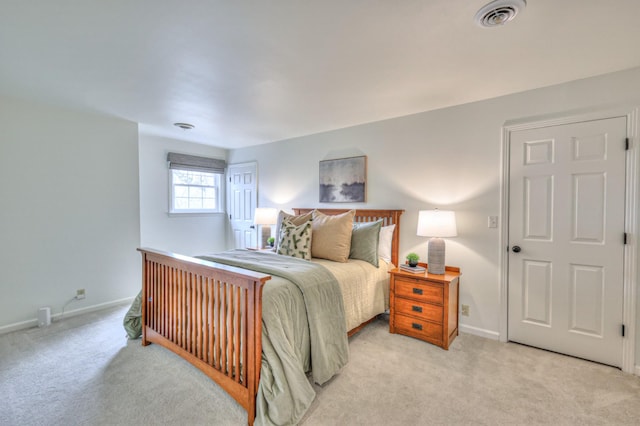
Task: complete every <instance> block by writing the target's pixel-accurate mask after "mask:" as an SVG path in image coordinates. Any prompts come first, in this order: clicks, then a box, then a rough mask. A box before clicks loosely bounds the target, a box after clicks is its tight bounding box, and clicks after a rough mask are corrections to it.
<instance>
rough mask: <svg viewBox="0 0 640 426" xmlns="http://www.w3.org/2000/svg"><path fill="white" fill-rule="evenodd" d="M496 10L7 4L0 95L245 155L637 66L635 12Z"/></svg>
mask: <svg viewBox="0 0 640 426" xmlns="http://www.w3.org/2000/svg"><path fill="white" fill-rule="evenodd" d="M487 2H488V0H420V1H413V0H397V1H392V0H309V1H301V0H289V1H284V0H281V1H279V0H271V1H257V0H255V1H254V0H225V1H212V0H209V1H207V0H198V1H196V0H182V1H178V0H156V1H152V0H75V1H74V0H57V1H51V0H2V12H1V13H0V95H5V96H10V97H19V98H27V99H31V100H35V101H41V102H46V103H50V104H55V105H62V106H68V107H72V108H83V109H89V110H94V111H98V112H102V113H106V114H110V115H113V116H117V117H121V118H123V119H127V120H131V121H134V122H138V123H140V129H141V131H142V132H145V133H150V134H157V135H162V136H167V137H173V138H179V139H185V140H190V141H194V142H200V143H206V144H210V145H215V146H219V147H224V148H235V147H243V146H249V145H254V144H259V143H267V142H272V141H276V140H281V139H287V138H292V137H296V136H302V135H307V134H312V133H317V132H322V131H326V130H332V129H337V128H342V127H347V126H351V125H355V124H361V123H366V122H372V121H377V120H382V119H386V118H392V117H398V116H402V115H407V114H412V113H417V112H421V111H427V110H432V109H437V108H442V107H446V106H451V105H456V104H462V103H467V102H472V101H477V100H481V99H487V98H492V97H496V96H500V95H504V94H508V93H514V92H520V91H524V90H528V89H533V88H537V87H543V86H548V85H552V84H556V83H561V82H565V81H569V80H575V79H580V78H584V77H589V76H593V75H598V74H604V73H608V72H612V71H617V70H622V69H627V68H632V67H637V66H640V54H639V52H640V23H639V18H640V1H639V0H606V1H605V0H528V5H527V8H526V10H525V11H524V12H522V13H521V14H520V15H518V17H517V18H516V19H515V20H514V21H513V22H511V23H509V24H508V25H506V26H504V27H499V28H494V29H482V28H479V27H477V26H476V25H475V23H474V21H473V17H474V15H475V13H476V11H477V10H478V9H479V8H480V7H482V6H483V5H484V4H485V3H487ZM175 122H188V123H192V124H194V125H195V129H194V130H190V131H183V130H180V129H177V128H175V127H174V126H173V123H175Z"/></svg>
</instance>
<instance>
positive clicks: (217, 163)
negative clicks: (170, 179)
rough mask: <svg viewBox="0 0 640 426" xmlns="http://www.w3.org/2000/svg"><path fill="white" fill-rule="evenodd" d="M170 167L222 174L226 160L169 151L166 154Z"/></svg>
mask: <svg viewBox="0 0 640 426" xmlns="http://www.w3.org/2000/svg"><path fill="white" fill-rule="evenodd" d="M167 161H168V162H169V168H170V169H179V170H193V171H198V172H208V173H218V174H224V169H225V168H226V167H227V162H226V161H224V160H220V159H218V158H207V157H198V156H195V155H187V154H178V153H175V152H170V153H169V154H168V155H167Z"/></svg>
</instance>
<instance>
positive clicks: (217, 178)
mask: <svg viewBox="0 0 640 426" xmlns="http://www.w3.org/2000/svg"><path fill="white" fill-rule="evenodd" d="M174 171H175V172H189V173H206V174H208V175H212V176H213V179H214V185H213V188H215V192H216V197H215V203H216V208H215V209H196V208H187V209H177V208H175V187H176V184H175V183H174V178H173V173H174ZM223 181H224V179H223V175H221V174H219V173H212V172H207V171H200V170H188V169H180V168H173V169H169V214H170V215H180V216H181V215H189V214H198V215H202V214H204V215H209V214H217V213H224V206H223V203H222V201H223V200H222V193H223V191H224V188H223ZM193 186H198V185H193Z"/></svg>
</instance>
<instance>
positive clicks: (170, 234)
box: [139, 134, 228, 255]
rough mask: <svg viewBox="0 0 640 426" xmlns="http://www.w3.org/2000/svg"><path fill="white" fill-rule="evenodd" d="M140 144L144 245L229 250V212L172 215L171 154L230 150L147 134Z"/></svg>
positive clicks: (192, 251)
mask: <svg viewBox="0 0 640 426" xmlns="http://www.w3.org/2000/svg"><path fill="white" fill-rule="evenodd" d="M139 147H140V233H141V237H140V238H141V245H142V246H143V247H151V248H155V249H160V250H167V251H173V252H176V253H180V254H186V255H197V254H203V253H211V252H219V251H223V250H226V248H227V246H226V232H227V231H226V229H227V223H228V221H227V220H226V215H225V214H223V213H220V214H214V215H182V216H178V215H172V216H169V214H168V212H169V169H168V167H167V153H168V152H178V153H181V154H191V155H200V156H203V157H212V158H220V159H226V156H227V151H226V150H225V149H222V148H215V147H212V146H208V145H200V144H195V143H190V142H185V141H179V140H174V139H167V138H162V137H157V136H151V135H143V134H141V135H140V139H139ZM222 201H223V203H226V200H224V199H223V200H222Z"/></svg>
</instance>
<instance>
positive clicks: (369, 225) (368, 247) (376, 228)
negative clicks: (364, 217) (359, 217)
mask: <svg viewBox="0 0 640 426" xmlns="http://www.w3.org/2000/svg"><path fill="white" fill-rule="evenodd" d="M381 227H382V220H377V221H375V222H364V223H354V224H353V232H352V233H351V250H350V251H349V259H360V260H364V261H367V262H369V263H370V264H372V265H373V266H375V267H376V268H377V267H378V241H379V240H378V238H379V236H380V228H381Z"/></svg>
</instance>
